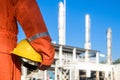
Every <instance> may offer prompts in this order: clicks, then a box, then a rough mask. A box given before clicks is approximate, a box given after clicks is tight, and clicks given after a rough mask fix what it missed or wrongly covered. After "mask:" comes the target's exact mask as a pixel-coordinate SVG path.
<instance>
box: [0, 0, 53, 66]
mask: <svg viewBox="0 0 120 80" xmlns="http://www.w3.org/2000/svg"><path fill="white" fill-rule="evenodd" d="M36 4H37V3H36V0H0V52H1V53H10V52H11V51H12V50H13V49H14V48H15V47H16V44H17V34H18V26H17V21H18V22H19V23H20V25H21V27H22V28H23V30H24V32H25V35H26V38H27V39H29V38H31V37H32V36H35V35H36V34H39V33H44V32H48V30H47V28H46V25H45V23H44V20H43V18H42V15H41V12H40V9H39V7H38V5H36ZM30 44H31V45H32V46H33V47H34V49H35V50H36V51H38V52H39V53H41V55H42V57H43V62H42V64H44V65H51V64H52V62H53V57H54V48H53V46H52V45H51V38H50V36H49V35H47V36H42V37H37V38H36V39H34V40H32V41H31V42H30Z"/></svg>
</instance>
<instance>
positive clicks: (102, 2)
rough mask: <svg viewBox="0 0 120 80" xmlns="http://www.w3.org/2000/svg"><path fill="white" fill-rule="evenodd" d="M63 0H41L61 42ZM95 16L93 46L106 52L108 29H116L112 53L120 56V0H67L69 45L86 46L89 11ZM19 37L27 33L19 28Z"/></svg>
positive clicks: (52, 31) (47, 20) (53, 32)
mask: <svg viewBox="0 0 120 80" xmlns="http://www.w3.org/2000/svg"><path fill="white" fill-rule="evenodd" d="M60 1H63V0H37V3H38V5H39V7H40V10H41V12H42V15H43V18H44V21H45V23H46V26H47V28H48V30H49V33H50V35H51V38H52V40H53V41H56V43H58V4H59V2H60ZM86 14H89V15H90V17H91V46H92V49H93V50H99V51H101V53H103V54H105V55H106V31H107V29H108V28H109V27H110V28H111V29H112V57H113V60H115V59H117V58H120V1H119V0H66V22H67V23H66V45H70V46H75V47H80V48H84V42H85V15H86ZM19 29H20V30H19V41H20V40H21V39H23V38H24V33H23V32H22V30H21V28H19Z"/></svg>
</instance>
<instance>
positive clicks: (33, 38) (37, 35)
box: [28, 32, 49, 42]
mask: <svg viewBox="0 0 120 80" xmlns="http://www.w3.org/2000/svg"><path fill="white" fill-rule="evenodd" d="M44 36H49V33H48V32H43V33H38V34H36V35H34V36H32V37H30V38H28V41H29V42H31V41H33V40H35V39H37V38H40V37H44Z"/></svg>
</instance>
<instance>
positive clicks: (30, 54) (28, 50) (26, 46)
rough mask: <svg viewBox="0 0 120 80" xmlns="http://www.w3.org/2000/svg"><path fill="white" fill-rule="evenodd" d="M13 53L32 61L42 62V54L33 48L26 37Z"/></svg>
mask: <svg viewBox="0 0 120 80" xmlns="http://www.w3.org/2000/svg"><path fill="white" fill-rule="evenodd" d="M11 53H12V54H15V55H18V56H20V57H22V58H26V59H28V60H31V61H35V62H42V56H41V55H40V54H39V53H38V52H36V51H35V50H34V49H33V47H32V46H31V45H30V43H29V42H28V41H27V40H26V39H24V40H22V41H20V42H19V43H18V45H17V47H16V48H15V49H14V50H13V51H12V52H11Z"/></svg>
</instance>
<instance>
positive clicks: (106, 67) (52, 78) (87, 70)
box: [21, 0, 120, 80]
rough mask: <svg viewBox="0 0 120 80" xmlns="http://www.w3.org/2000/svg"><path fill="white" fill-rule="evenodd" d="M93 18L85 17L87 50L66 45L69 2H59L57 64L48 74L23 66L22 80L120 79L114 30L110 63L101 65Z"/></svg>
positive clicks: (109, 44)
mask: <svg viewBox="0 0 120 80" xmlns="http://www.w3.org/2000/svg"><path fill="white" fill-rule="evenodd" d="M90 29H91V19H90V15H89V14H86V15H85V43H84V48H79V47H73V46H69V45H66V43H65V42H66V36H65V33H66V0H64V2H59V11H58V37H59V39H58V40H59V41H58V42H59V43H58V44H56V43H53V45H54V47H55V57H54V63H53V64H52V66H51V67H50V68H49V69H48V70H46V71H40V70H34V71H29V70H28V69H27V68H25V67H23V66H22V79H21V80H120V73H119V72H120V64H116V65H113V64H112V30H111V28H108V30H107V34H106V39H107V45H106V46H107V54H106V55H107V56H106V58H107V59H106V62H105V63H104V64H103V63H100V57H104V55H103V54H101V53H100V51H98V50H93V49H91V41H90Z"/></svg>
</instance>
